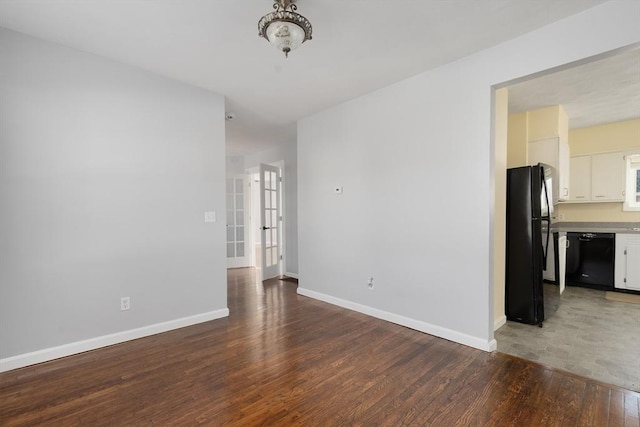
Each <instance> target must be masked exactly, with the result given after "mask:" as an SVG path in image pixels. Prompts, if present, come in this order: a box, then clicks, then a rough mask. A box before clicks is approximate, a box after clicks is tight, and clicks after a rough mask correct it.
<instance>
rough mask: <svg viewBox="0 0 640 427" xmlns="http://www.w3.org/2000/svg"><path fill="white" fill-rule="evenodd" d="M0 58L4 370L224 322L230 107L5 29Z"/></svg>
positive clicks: (0, 345) (0, 348)
mask: <svg viewBox="0 0 640 427" xmlns="http://www.w3.org/2000/svg"><path fill="white" fill-rule="evenodd" d="M0 62H1V64H2V66H1V69H0V202H1V205H0V293H1V297H0V358H2V360H1V362H3V365H2V368H3V369H11V368H12V367H16V366H22V365H24V364H28V363H33V362H37V361H41V360H46V359H47V358H51V357H57V356H60V355H64V354H69V353H73V352H75V351H82V350H86V349H88V348H92V347H98V346H100V345H104V344H110V343H113V342H117V341H121V340H123V339H127V338H135V337H136V336H141V335H145V334H148V333H153V332H158V331H160V330H166V329H171V328H173V327H177V326H183V325H185V324H189V323H196V322H199V321H204V320H207V319H212V318H216V317H221V316H224V315H226V314H227V313H228V310H227V298H226V274H225V251H224V242H225V240H224V238H225V237H224V225H225V224H224V212H225V207H224V203H225V199H224V182H225V152H224V150H225V145H224V139H225V135H224V98H223V97H222V96H220V95H217V94H213V93H210V92H207V91H204V90H201V89H198V88H194V87H191V86H187V85H184V84H181V83H178V82H175V81H172V80H169V79H166V78H163V77H159V76H156V75H154V74H151V73H148V72H145V71H142V70H139V69H136V68H132V67H129V66H126V65H123V64H119V63H116V62H112V61H109V60H106V59H103V58H101V57H98V56H93V55H90V54H86V53H83V52H79V51H75V50H72V49H68V48H65V47H62V46H59V45H55V44H51V43H47V42H44V41H40V40H37V39H34V38H30V37H27V36H24V35H21V34H18V33H15V32H12V31H8V30H4V29H2V30H0ZM209 210H215V211H217V212H218V219H219V220H218V222H217V223H213V224H205V223H204V220H203V213H204V211H209ZM122 296H130V297H131V306H132V308H131V310H129V311H125V312H121V311H120V297H122ZM165 322H166V323H165ZM33 352H35V353H33Z"/></svg>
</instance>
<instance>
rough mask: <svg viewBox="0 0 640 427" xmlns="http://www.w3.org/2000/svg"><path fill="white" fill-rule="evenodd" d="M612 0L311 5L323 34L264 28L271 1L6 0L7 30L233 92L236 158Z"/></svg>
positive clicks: (230, 133) (370, 0) (302, 4)
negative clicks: (313, 119) (280, 46)
mask: <svg viewBox="0 0 640 427" xmlns="http://www.w3.org/2000/svg"><path fill="white" fill-rule="evenodd" d="M603 2H604V0H562V1H558V0H536V1H522V0H483V1H478V0H450V1H444V0H393V1H389V0H299V1H298V7H299V8H298V12H299V13H301V14H303V15H305V16H306V17H307V18H308V19H309V20H310V21H311V23H312V24H313V31H314V33H313V40H311V41H309V42H307V43H305V44H304V45H303V46H301V47H300V48H299V49H298V50H296V51H294V52H292V53H291V54H290V55H289V59H285V58H284V55H282V53H280V52H278V51H276V50H275V49H274V48H272V47H271V46H269V45H268V44H267V42H266V41H264V40H263V39H261V38H259V37H258V35H257V22H258V19H259V18H260V17H261V16H262V15H264V14H266V13H268V12H270V11H271V10H272V7H271V6H272V2H271V1H270V0H0V26H3V27H6V28H10V29H13V30H16V31H20V32H23V33H27V34H30V35H34V36H36V37H40V38H43V39H47V40H51V41H54V42H57V43H61V44H63V45H67V46H71V47H74V48H77V49H80V50H83V51H86V52H91V53H95V54H98V55H102V56H105V57H108V58H112V59H114V60H117V61H121V62H124V63H128V64H132V65H135V66H139V67H141V68H144V69H147V70H150V71H153V72H156V73H158V74H161V75H164V76H168V77H171V78H175V79H178V80H181V81H184V82H187V83H190V84H193V85H196V86H200V87H203V88H206V89H210V90H212V91H215V92H217V93H221V94H223V95H225V96H226V100H227V111H232V112H234V113H235V114H236V119H235V120H233V121H230V122H227V147H228V150H227V153H228V154H229V155H232V154H242V153H246V152H251V151H256V150H259V149H264V148H267V147H269V146H270V145H274V144H278V143H281V142H287V141H291V140H294V139H295V137H296V125H295V123H296V121H297V120H298V119H300V118H303V117H305V116H307V115H310V114H313V113H315V112H318V111H321V110H323V109H325V108H327V107H330V106H332V105H335V104H337V103H340V102H343V101H346V100H349V99H352V98H355V97H357V96H360V95H362V94H364V93H367V92H371V91H373V90H375V89H378V88H380V87H384V86H386V85H389V84H391V83H393V82H395V81H399V80H402V79H404V78H406V77H409V76H412V75H415V74H418V73H420V72H422V71H424V70H427V69H430V68H433V67H436V66H438V65H441V64H444V63H447V62H450V61H452V60H455V59H457V58H460V57H463V56H466V55H468V54H470V53H472V52H475V51H478V50H480V49H483V48H487V47H489V46H492V45H495V44H498V43H500V42H502V41H505V40H508V39H511V38H514V37H516V36H518V35H520V34H523V33H526V32H528V31H531V30H533V29H535V28H538V27H541V26H543V25H546V24H548V23H550V22H554V21H557V20H559V19H562V18H564V17H566V16H569V15H572V14H575V13H578V12H580V11H582V10H585V9H587V8H590V7H593V6H595V5H597V4H599V3H603Z"/></svg>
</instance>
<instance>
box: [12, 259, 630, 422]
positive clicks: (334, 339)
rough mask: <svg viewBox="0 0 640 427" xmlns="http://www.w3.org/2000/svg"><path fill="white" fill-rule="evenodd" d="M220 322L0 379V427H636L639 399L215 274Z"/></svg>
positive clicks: (240, 277)
mask: <svg viewBox="0 0 640 427" xmlns="http://www.w3.org/2000/svg"><path fill="white" fill-rule="evenodd" d="M228 286H229V309H230V311H231V315H230V316H229V318H228V319H220V320H215V321H212V322H207V323H203V324H199V325H195V326H191V327H188V328H183V329H179V330H175V331H171V332H167V333H164V334H159V335H155V336H152V337H147V338H143V339H139V340H135V341H130V342H127V343H123V344H119V345H115V346H111V347H108V348H104V349H99V350H95V351H91V352H87V353H83V354H79V355H75V356H70V357H67V358H64V359H59V360H56V361H52V362H48V363H43V364H40V365H36V366H32V367H27V368H23V369H17V370H14V371H10V372H5V373H3V374H0V425H2V426H16V425H65V426H66V425H81V426H94V425H105V426H134V425H135V426H138V425H158V426H190V425H197V424H205V425H224V426H233V425H242V426H244V425H283V426H288V425H304V426H335V425H344V426H355V425H361V426H375V425H384V426H402V425H404V426H420V425H433V426H453V425H471V426H510V425H513V426H544V425H557V426H639V425H640V422H639V418H640V408H639V404H640V394H638V393H634V392H631V391H627V390H623V389H620V388H617V387H615V386H609V385H606V384H602V383H598V382H596V381H591V380H588V379H585V378H581V377H578V376H575V375H572V374H568V373H564V372H560V371H557V370H553V369H550V368H547V367H544V366H541V365H538V364H536V363H531V362H528V361H525V360H522V359H518V358H516V357H513V356H509V355H506V354H500V353H485V352H482V351H479V350H474V349H471V348H468V347H465V346H462V345H459V344H455V343H452V342H449V341H446V340H443V339H439V338H435V337H432V336H429V335H426V334H423V333H420V332H416V331H413V330H410V329H407V328H403V327H401V326H397V325H394V324H391V323H387V322H384V321H381V320H377V319H374V318H370V317H367V316H364V315H361V314H359V313H355V312H351V311H348V310H344V309H342V308H339V307H334V306H331V305H329V304H325V303H322V302H319V301H315V300H312V299H309V298H306V297H302V296H298V295H297V294H296V284H295V283H292V282H290V281H280V280H270V281H267V282H265V283H264V284H261V283H257V284H256V281H255V277H254V272H253V270H251V269H240V270H230V271H229V279H228Z"/></svg>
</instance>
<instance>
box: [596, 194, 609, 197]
mask: <svg viewBox="0 0 640 427" xmlns="http://www.w3.org/2000/svg"><path fill="white" fill-rule="evenodd" d="M596 197H607V196H598V195H597V194H596Z"/></svg>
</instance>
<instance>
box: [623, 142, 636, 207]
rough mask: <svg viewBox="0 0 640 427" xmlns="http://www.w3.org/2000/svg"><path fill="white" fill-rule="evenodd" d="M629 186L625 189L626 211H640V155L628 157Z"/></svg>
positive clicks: (624, 205) (627, 176)
mask: <svg viewBox="0 0 640 427" xmlns="http://www.w3.org/2000/svg"><path fill="white" fill-rule="evenodd" d="M626 161H627V173H626V178H627V184H626V188H625V192H624V194H625V196H624V204H623V205H622V210H624V211H640V154H632V155H628V156H626Z"/></svg>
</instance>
